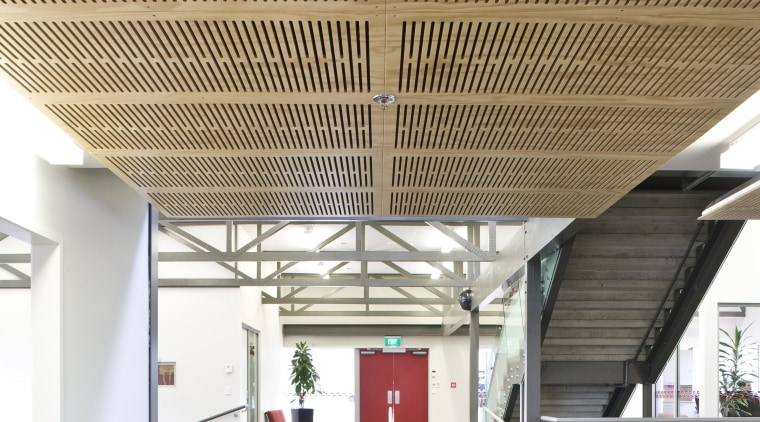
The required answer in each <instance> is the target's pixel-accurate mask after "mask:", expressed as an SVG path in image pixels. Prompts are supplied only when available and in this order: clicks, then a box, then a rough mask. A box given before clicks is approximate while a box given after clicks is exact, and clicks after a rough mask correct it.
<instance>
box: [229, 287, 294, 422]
mask: <svg viewBox="0 0 760 422" xmlns="http://www.w3.org/2000/svg"><path fill="white" fill-rule="evenodd" d="M240 291H241V294H242V297H243V322H244V323H246V324H247V325H248V326H250V327H253V328H255V329H256V330H258V331H259V332H260V334H259V371H260V372H259V375H260V377H259V380H260V384H259V419H258V420H260V421H263V420H264V412H265V411H267V410H270V409H279V408H280V407H279V404H280V399H281V398H282V396H281V394H280V392H281V391H282V386H281V384H280V382H281V378H280V375H281V373H280V368H281V367H282V365H283V362H282V347H283V343H282V324H281V323H280V314H279V310H278V309H279V307H278V306H276V305H266V306H264V305H262V304H261V293H262V291H268V292H269V293H270V294H272V295H274V294H276V289H275V288H272V287H270V288H267V289H261V288H258V287H243V288H241V289H240Z"/></svg>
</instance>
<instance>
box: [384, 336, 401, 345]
mask: <svg viewBox="0 0 760 422" xmlns="http://www.w3.org/2000/svg"><path fill="white" fill-rule="evenodd" d="M385 347H401V337H387V336H386V337H385Z"/></svg>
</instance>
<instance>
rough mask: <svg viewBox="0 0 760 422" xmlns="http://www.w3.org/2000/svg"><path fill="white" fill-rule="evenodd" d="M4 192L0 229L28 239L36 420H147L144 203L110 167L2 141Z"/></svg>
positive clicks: (0, 164) (0, 157)
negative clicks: (85, 166)
mask: <svg viewBox="0 0 760 422" xmlns="http://www.w3.org/2000/svg"><path fill="white" fill-rule="evenodd" d="M19 142H23V140H19ZM0 193H1V194H2V196H3V201H1V202H0V232H4V233H8V234H11V235H13V236H15V237H18V238H20V239H22V240H25V241H27V242H29V243H31V244H32V279H33V281H32V290H31V309H32V310H31V319H32V321H31V325H32V337H33V344H34V347H33V362H34V372H33V376H32V386H33V387H32V390H33V393H32V403H33V415H32V420H33V421H35V422H43V421H44V422H58V421H69V422H70V421H76V422H90V421H93V422H95V421H97V422H101V421H109V422H111V421H113V422H122V421H123V422H134V421H147V420H148V417H149V416H148V415H149V388H148V385H149V382H148V321H149V319H148V317H149V309H148V299H149V272H148V270H149V269H148V226H149V222H148V206H147V202H146V201H145V200H143V199H142V198H141V197H140V196H138V195H137V194H136V193H135V192H134V191H133V190H132V189H131V188H129V187H128V186H127V185H126V184H124V183H123V182H121V181H120V180H119V179H118V178H116V177H115V176H114V175H112V174H111V173H110V172H108V171H105V170H100V169H90V170H82V169H79V170H74V169H66V168H61V167H53V166H50V165H49V164H47V163H46V162H43V161H42V160H40V159H39V158H37V157H35V156H32V155H28V154H25V153H19V152H17V151H16V150H15V149H14V146H13V145H12V142H9V140H8V139H5V140H4V141H3V142H2V143H0Z"/></svg>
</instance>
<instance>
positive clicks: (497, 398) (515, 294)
mask: <svg viewBox="0 0 760 422" xmlns="http://www.w3.org/2000/svg"><path fill="white" fill-rule="evenodd" d="M525 285H526V282H525V276H524V275H523V276H521V277H520V278H519V279H518V280H517V281H516V282H515V283H513V284H512V285H511V286H510V288H509V289H508V290H507V292H505V294H504V299H503V326H502V329H501V331H500V335H499V339H498V340H497V346H496V348H495V349H496V350H495V351H494V356H495V358H494V363H493V375H492V377H491V384H490V386H489V389H488V395H487V397H486V406H487V407H488V409H489V410H491V411H492V412H493V413H495V414H497V415H501V416H502V417H503V416H504V412H505V410H506V407H507V400H508V398H509V395H510V392H511V391H512V386H513V385H514V384H518V385H519V384H520V383H521V382H522V379H523V376H524V374H525V362H524V357H523V356H524V353H525V300H526V288H525ZM486 420H488V419H486Z"/></svg>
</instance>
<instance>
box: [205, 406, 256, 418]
mask: <svg viewBox="0 0 760 422" xmlns="http://www.w3.org/2000/svg"><path fill="white" fill-rule="evenodd" d="M245 408H246V405H244V404H241V405H240V406H238V407H236V408H234V409H230V410H227V411H224V412H222V413H217V414H216V415H214V416H210V417H208V418H206V419H201V420H199V421H198V422H208V421H210V420H214V419H216V418H221V417H222V416H226V415H229V414H230V413H235V412H237V411H238V410H243V411H245Z"/></svg>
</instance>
